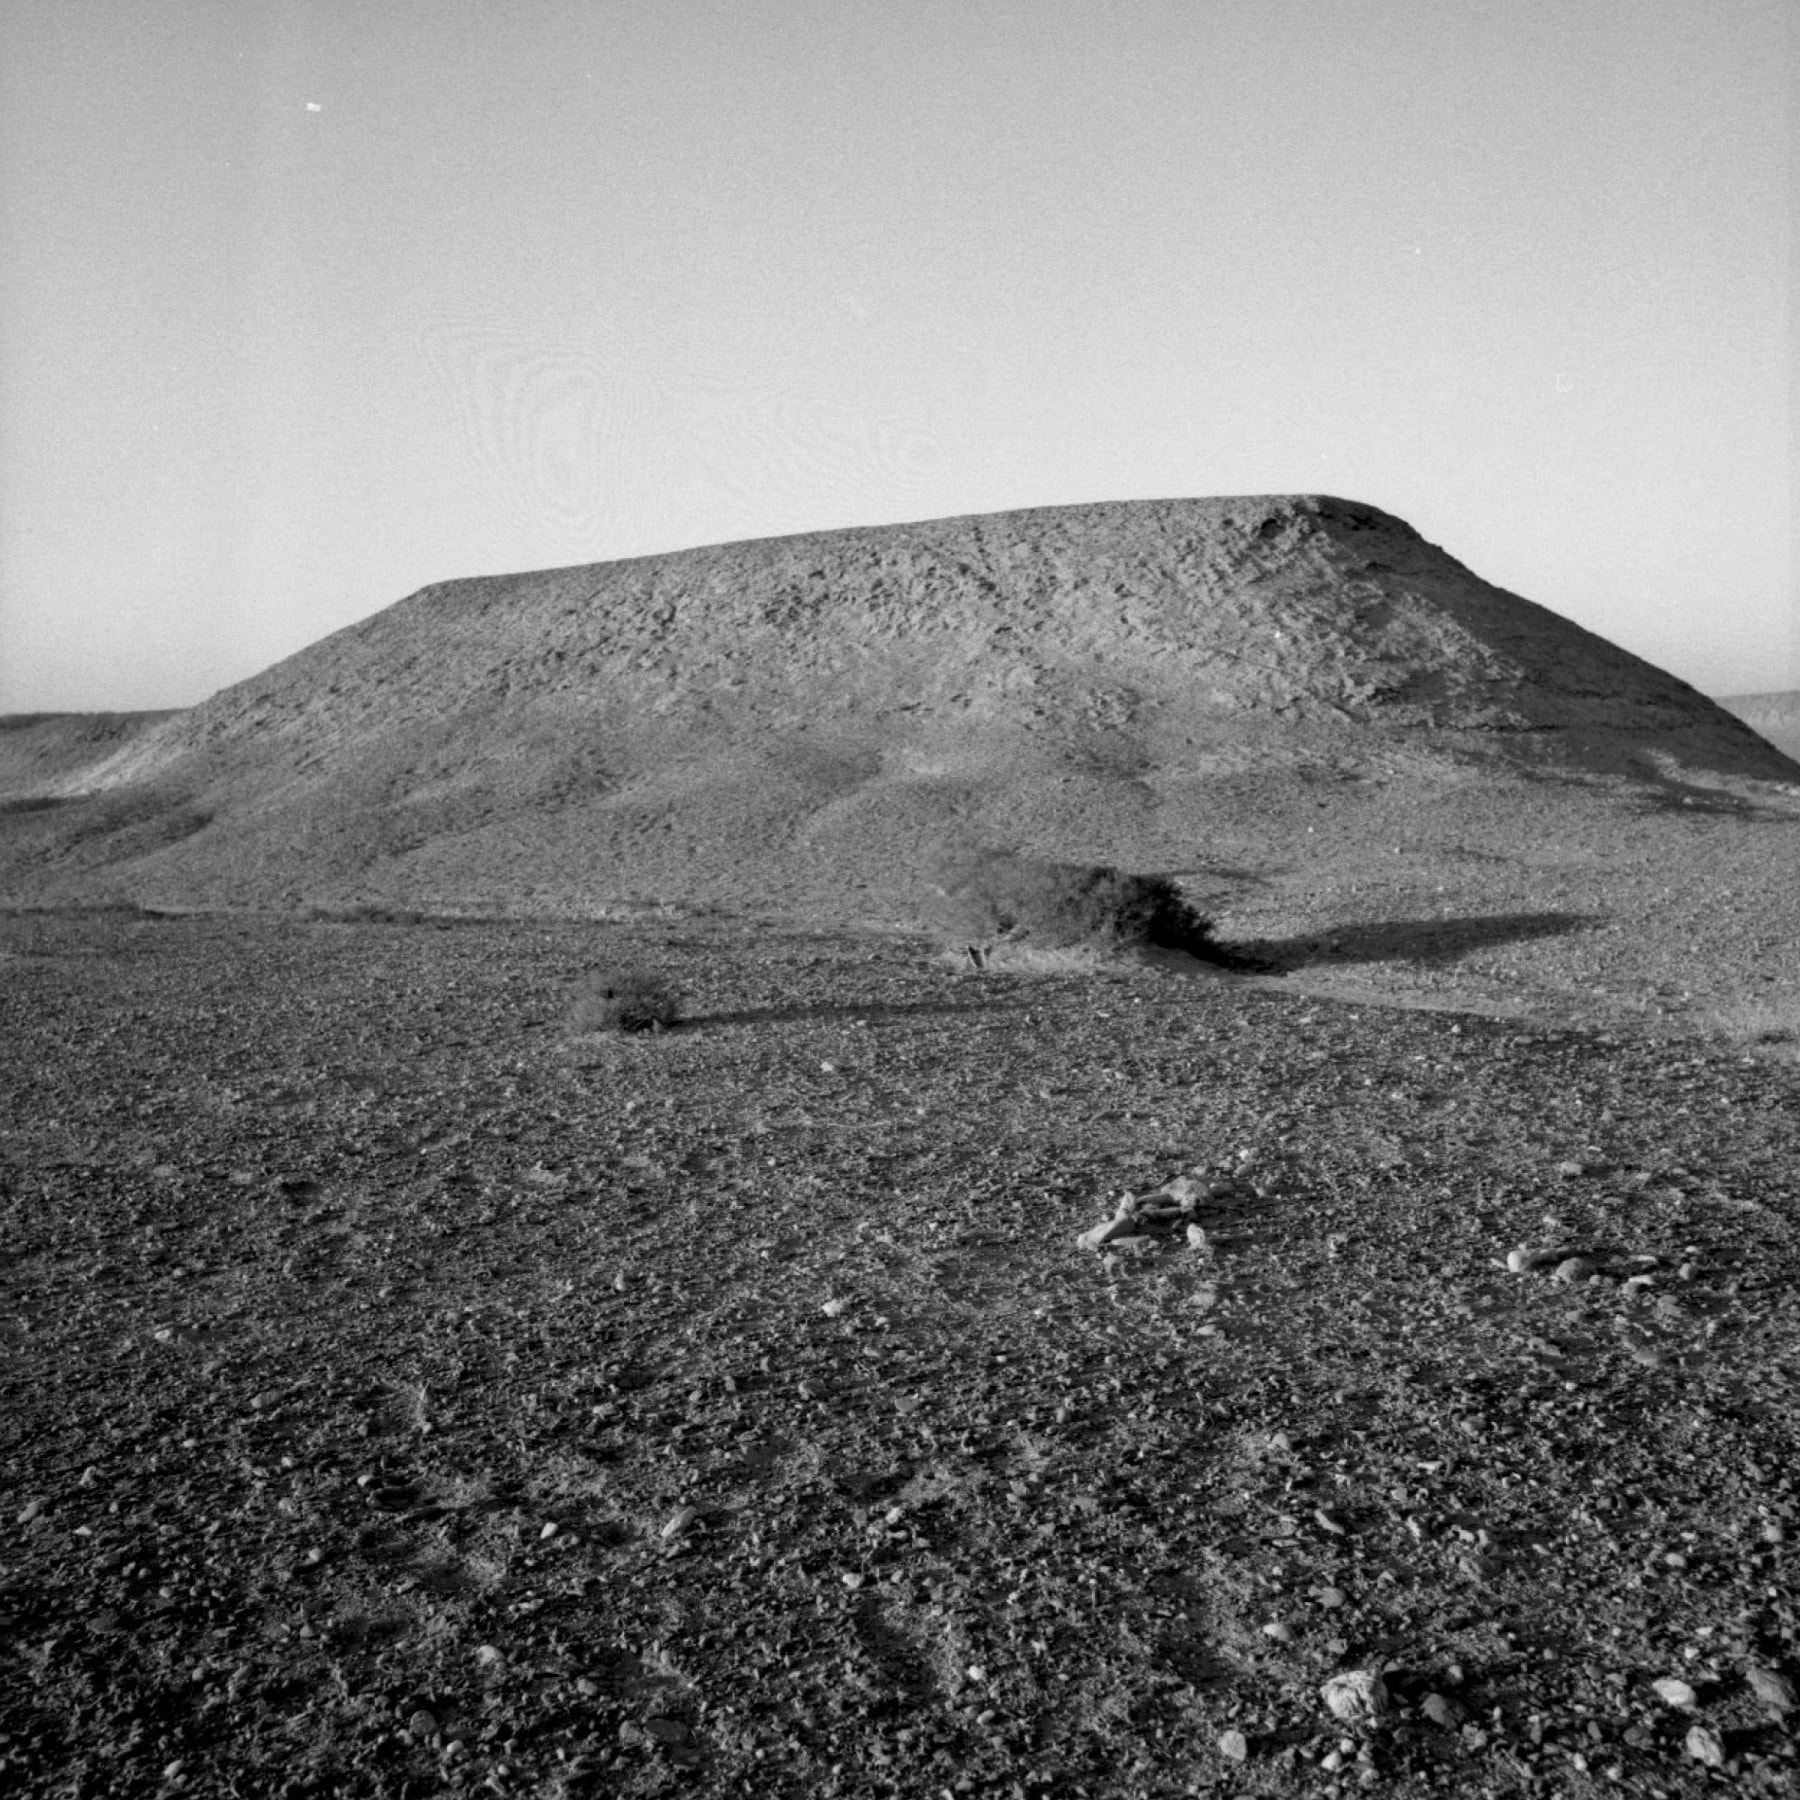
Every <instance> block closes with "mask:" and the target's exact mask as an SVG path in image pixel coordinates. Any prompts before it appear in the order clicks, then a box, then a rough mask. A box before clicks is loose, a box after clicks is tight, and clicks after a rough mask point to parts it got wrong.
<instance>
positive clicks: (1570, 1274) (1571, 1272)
mask: <svg viewBox="0 0 1800 1800" xmlns="http://www.w3.org/2000/svg"><path fill="white" fill-rule="evenodd" d="M1593 1272H1594V1265H1593V1264H1592V1263H1591V1262H1589V1261H1588V1259H1587V1258H1586V1257H1585V1256H1570V1257H1566V1258H1565V1259H1564V1260H1563V1261H1562V1262H1559V1263H1558V1264H1557V1265H1556V1267H1555V1268H1554V1269H1553V1270H1551V1272H1550V1279H1551V1280H1552V1281H1586V1280H1587V1278H1588V1277H1589V1276H1590V1275H1592V1274H1593Z"/></svg>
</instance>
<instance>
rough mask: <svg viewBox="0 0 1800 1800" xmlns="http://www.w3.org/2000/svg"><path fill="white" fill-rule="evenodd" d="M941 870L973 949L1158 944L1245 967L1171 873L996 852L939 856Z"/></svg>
mask: <svg viewBox="0 0 1800 1800" xmlns="http://www.w3.org/2000/svg"><path fill="white" fill-rule="evenodd" d="M934 872H935V874H936V876H937V881H938V886H939V889H940V891H941V892H942V893H943V894H944V896H945V898H946V900H947V901H948V902H949V908H950V912H951V914H952V919H951V921H950V923H951V924H952V928H953V929H954V930H955V932H956V933H957V935H958V936H960V937H962V938H964V939H966V940H967V941H969V942H970V943H971V944H972V945H977V946H978V945H981V944H983V943H991V942H994V941H998V942H1002V943H1018V942H1020V941H1022V940H1029V941H1030V942H1031V943H1032V944H1034V945H1036V946H1038V947H1039V948H1041V949H1066V948H1073V947H1077V946H1083V947H1090V948H1095V949H1100V950H1129V949H1141V948H1145V947H1149V946H1155V947H1158V948H1161V949H1167V950H1180V951H1183V952H1185V953H1186V954H1187V955H1189V956H1193V957H1198V958H1200V959H1202V960H1204V961H1206V962H1210V963H1216V964H1219V965H1222V966H1224V967H1226V968H1238V967H1243V966H1245V965H1244V964H1243V962H1242V961H1241V959H1239V958H1237V957H1235V956H1234V955H1233V954H1232V953H1231V951H1229V950H1228V949H1226V947H1225V946H1224V945H1223V944H1221V943H1220V942H1219V941H1218V940H1217V939H1216V938H1215V937H1214V936H1213V922H1212V921H1211V920H1210V919H1208V918H1206V917H1204V916H1203V915H1202V914H1201V913H1199V912H1197V911H1196V910H1195V909H1194V908H1193V906H1191V905H1190V904H1189V903H1188V900H1187V898H1186V897H1185V896H1184V895H1183V893H1182V892H1181V889H1180V888H1179V887H1178V886H1177V885H1176V884H1175V882H1174V881H1172V880H1171V879H1170V878H1169V877H1168V876H1167V875H1133V874H1130V873H1129V872H1127V871H1126V870H1123V869H1116V868H1113V867H1111V866H1110V865H1109V864H1105V863H1064V862H1052V861H1048V860H1045V859H1043V858H1039V857H1030V856H1021V855H1018V854H1017V853H1015V852H1013V851H1008V850H993V849H980V850H961V851H952V852H946V853H940V855H939V857H938V858H937V860H936V867H935V871H934Z"/></svg>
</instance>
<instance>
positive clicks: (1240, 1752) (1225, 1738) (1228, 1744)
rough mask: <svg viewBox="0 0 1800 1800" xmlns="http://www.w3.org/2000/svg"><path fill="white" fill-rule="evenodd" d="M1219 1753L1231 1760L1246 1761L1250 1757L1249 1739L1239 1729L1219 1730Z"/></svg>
mask: <svg viewBox="0 0 1800 1800" xmlns="http://www.w3.org/2000/svg"><path fill="white" fill-rule="evenodd" d="M1219 1754H1220V1755H1221V1756H1224V1757H1228V1758H1229V1759H1230V1760H1231V1761H1232V1762H1247V1761H1248V1760H1249V1758H1250V1740H1249V1739H1248V1738H1247V1737H1245V1736H1244V1734H1243V1733H1242V1732H1241V1731H1221V1732H1220V1733H1219Z"/></svg>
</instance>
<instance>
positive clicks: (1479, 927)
mask: <svg viewBox="0 0 1800 1800" xmlns="http://www.w3.org/2000/svg"><path fill="white" fill-rule="evenodd" d="M1604 923H1605V920H1604V919H1603V918H1602V917H1601V915H1599V914H1598V913H1571V912H1543V913H1495V914H1491V915H1488V916H1486V917H1481V918H1472V919H1383V920H1380V921H1378V922H1377V923H1375V924H1372V925H1340V926H1338V927H1336V928H1335V929H1333V930H1329V931H1319V932H1312V933H1309V934H1308V935H1307V936H1306V937H1302V938H1261V939H1256V940H1253V941H1251V942H1249V943H1234V944H1233V945H1232V946H1231V948H1232V949H1233V950H1234V951H1235V952H1237V953H1238V954H1239V955H1241V956H1244V957H1246V958H1254V959H1255V960H1256V961H1258V962H1260V963H1262V964H1263V965H1265V966H1266V967H1267V968H1269V969H1271V970H1279V971H1280V972H1282V973H1284V974H1285V973H1287V972H1288V971H1289V970H1293V969H1304V968H1308V967H1310V966H1311V965H1313V964H1315V963H1333V964H1338V963H1367V962H1446V961H1449V960H1450V959H1451V958H1453V957H1458V956H1466V955H1468V953H1469V952H1470V951H1471V950H1486V949H1489V948H1491V947H1492V946H1493V945H1495V944H1521V943H1526V942H1528V941H1529V940H1531V939H1532V938H1542V937H1563V936H1565V935H1567V934H1568V933H1570V932H1575V931H1592V930H1593V929H1594V928H1595V927H1596V926H1599V925H1602V924H1604Z"/></svg>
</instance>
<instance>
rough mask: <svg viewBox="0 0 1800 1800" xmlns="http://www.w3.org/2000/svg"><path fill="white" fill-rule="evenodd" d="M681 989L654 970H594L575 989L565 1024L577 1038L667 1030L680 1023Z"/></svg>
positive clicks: (634, 968)
mask: <svg viewBox="0 0 1800 1800" xmlns="http://www.w3.org/2000/svg"><path fill="white" fill-rule="evenodd" d="M681 1017H682V999H681V993H680V990H679V989H678V988H677V987H676V986H675V984H674V983H673V982H671V981H669V980H668V979H667V978H666V977H664V976H662V975H659V974H657V973H656V972H655V971H654V970H650V969H645V968H638V967H634V966H631V965H625V966H621V967H611V968H602V969H596V970H594V971H593V972H592V973H590V974H589V975H588V976H587V977H586V979H585V980H584V981H583V982H582V983H581V985H580V986H579V987H578V988H577V989H576V991H575V995H574V998H573V999H572V1000H571V1001H570V1002H569V1010H568V1014H567V1017H566V1021H565V1022H566V1024H567V1026H568V1029H569V1031H570V1032H571V1033H572V1034H574V1035H576V1036H584V1035H586V1034H587V1033H590V1032H596V1031H622V1032H627V1033H632V1032H655V1031H667V1030H669V1029H670V1028H671V1027H672V1026H675V1025H678V1024H680V1023H681Z"/></svg>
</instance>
